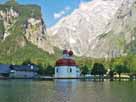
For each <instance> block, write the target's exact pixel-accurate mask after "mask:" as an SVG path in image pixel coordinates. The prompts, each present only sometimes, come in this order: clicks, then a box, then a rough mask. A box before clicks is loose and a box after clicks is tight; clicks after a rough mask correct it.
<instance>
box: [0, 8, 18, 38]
mask: <svg viewBox="0 0 136 102" xmlns="http://www.w3.org/2000/svg"><path fill="white" fill-rule="evenodd" d="M18 16H19V13H18V12H16V11H15V10H14V9H13V8H12V7H11V8H10V9H6V10H5V11H3V10H0V21H1V22H2V23H3V25H2V26H3V29H4V31H3V32H2V33H3V34H2V35H3V36H2V37H1V38H2V39H5V38H6V37H7V36H9V35H10V32H9V30H10V29H11V28H12V27H13V26H14V24H15V23H16V21H17V17H18Z"/></svg>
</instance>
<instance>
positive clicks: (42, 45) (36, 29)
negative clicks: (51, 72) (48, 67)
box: [0, 0, 55, 64]
mask: <svg viewBox="0 0 136 102" xmlns="http://www.w3.org/2000/svg"><path fill="white" fill-rule="evenodd" d="M46 39H47V37H46V26H45V24H44V22H43V19H42V15H41V9H40V7H39V6H37V5H20V4H18V3H17V2H16V1H15V0H10V1H9V2H7V3H5V4H0V52H1V53H0V63H10V64H11V63H13V64H21V63H22V62H23V61H25V60H28V59H30V60H32V61H34V62H36V63H37V62H46V63H49V62H50V61H54V60H53V59H55V57H54V56H53V55H50V54H49V53H53V52H51V51H53V50H52V48H51V49H50V43H49V42H48V41H47V40H46ZM47 52H49V53H47ZM51 59H52V60H51Z"/></svg>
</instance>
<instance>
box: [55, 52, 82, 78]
mask: <svg viewBox="0 0 136 102" xmlns="http://www.w3.org/2000/svg"><path fill="white" fill-rule="evenodd" d="M78 77H80V69H79V67H78V65H77V64H76V62H75V60H74V58H73V52H72V51H71V50H70V51H68V50H64V51H63V57H62V58H60V59H59V60H57V61H56V65H55V78H78Z"/></svg>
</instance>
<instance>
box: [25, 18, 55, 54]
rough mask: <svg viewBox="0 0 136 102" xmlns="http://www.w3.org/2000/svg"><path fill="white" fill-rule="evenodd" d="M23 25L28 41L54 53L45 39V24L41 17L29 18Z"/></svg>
mask: <svg viewBox="0 0 136 102" xmlns="http://www.w3.org/2000/svg"><path fill="white" fill-rule="evenodd" d="M25 26H26V27H25V37H26V39H27V40H28V41H30V42H31V43H32V44H34V45H36V46H37V47H38V48H41V49H43V50H44V51H47V52H49V53H50V54H52V53H54V52H53V49H52V47H50V44H49V43H48V41H47V39H46V26H45V24H44V21H43V19H42V18H41V17H40V18H32V17H31V18H29V19H28V20H27V22H26V24H25Z"/></svg>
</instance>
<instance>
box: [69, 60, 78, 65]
mask: <svg viewBox="0 0 136 102" xmlns="http://www.w3.org/2000/svg"><path fill="white" fill-rule="evenodd" d="M68 66H76V62H75V61H74V60H73V59H68Z"/></svg>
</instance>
